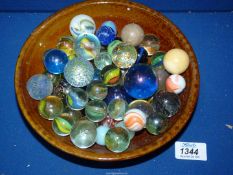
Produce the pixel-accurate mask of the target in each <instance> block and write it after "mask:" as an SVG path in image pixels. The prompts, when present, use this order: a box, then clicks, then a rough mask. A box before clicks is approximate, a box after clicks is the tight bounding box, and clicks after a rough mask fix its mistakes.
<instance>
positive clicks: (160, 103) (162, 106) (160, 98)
mask: <svg viewBox="0 0 233 175" xmlns="http://www.w3.org/2000/svg"><path fill="white" fill-rule="evenodd" d="M152 106H153V107H154V110H155V111H156V112H157V113H161V114H163V115H165V116H167V117H172V116H174V115H175V114H176V113H177V112H178V111H179V109H180V106H181V102H180V99H179V96H178V95H177V94H175V93H171V92H166V91H159V92H158V93H156V94H155V95H154V97H153V100H152Z"/></svg>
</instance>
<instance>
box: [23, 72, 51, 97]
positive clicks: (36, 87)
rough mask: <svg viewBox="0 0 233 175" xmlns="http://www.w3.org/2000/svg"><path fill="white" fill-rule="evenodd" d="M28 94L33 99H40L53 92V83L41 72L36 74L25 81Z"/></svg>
mask: <svg viewBox="0 0 233 175" xmlns="http://www.w3.org/2000/svg"><path fill="white" fill-rule="evenodd" d="M27 91H28V94H29V95H30V96H31V97H32V98H33V99H35V100H42V99H43V98H45V97H47V96H49V95H51V94H52V92H53V83H52V81H51V79H50V78H48V77H47V76H46V75H43V74H36V75H33V76H32V77H30V79H29V80H28V81H27Z"/></svg>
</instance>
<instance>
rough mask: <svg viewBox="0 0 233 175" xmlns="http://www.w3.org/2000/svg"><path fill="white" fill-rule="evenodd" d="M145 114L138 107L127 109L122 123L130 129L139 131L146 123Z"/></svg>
mask: <svg viewBox="0 0 233 175" xmlns="http://www.w3.org/2000/svg"><path fill="white" fill-rule="evenodd" d="M146 118H147V115H146V114H145V113H144V112H143V111H141V110H140V109H129V110H128V111H127V112H126V113H125V116H124V123H125V126H126V128H127V129H129V130H130V131H135V132H136V131H140V130H142V129H143V128H144V126H145V125H146Z"/></svg>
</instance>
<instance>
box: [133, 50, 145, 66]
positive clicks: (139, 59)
mask: <svg viewBox="0 0 233 175" xmlns="http://www.w3.org/2000/svg"><path fill="white" fill-rule="evenodd" d="M137 53H138V55H137V60H136V62H135V63H136V64H137V63H148V53H147V51H146V49H144V47H138V48H137Z"/></svg>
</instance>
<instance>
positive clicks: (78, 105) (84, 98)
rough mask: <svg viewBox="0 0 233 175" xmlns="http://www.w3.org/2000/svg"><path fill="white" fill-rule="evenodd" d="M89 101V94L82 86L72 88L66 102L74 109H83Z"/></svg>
mask: <svg viewBox="0 0 233 175" xmlns="http://www.w3.org/2000/svg"><path fill="white" fill-rule="evenodd" d="M87 102H88V94H87V92H86V91H84V90H83V89H81V88H71V89H70V90H69V93H68V94H67V95H66V103H67V105H68V106H69V107H70V108H71V109H73V110H82V109H83V108H84V107H85V106H86V104H87Z"/></svg>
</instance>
